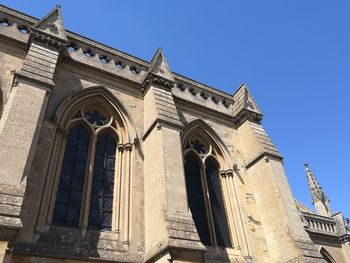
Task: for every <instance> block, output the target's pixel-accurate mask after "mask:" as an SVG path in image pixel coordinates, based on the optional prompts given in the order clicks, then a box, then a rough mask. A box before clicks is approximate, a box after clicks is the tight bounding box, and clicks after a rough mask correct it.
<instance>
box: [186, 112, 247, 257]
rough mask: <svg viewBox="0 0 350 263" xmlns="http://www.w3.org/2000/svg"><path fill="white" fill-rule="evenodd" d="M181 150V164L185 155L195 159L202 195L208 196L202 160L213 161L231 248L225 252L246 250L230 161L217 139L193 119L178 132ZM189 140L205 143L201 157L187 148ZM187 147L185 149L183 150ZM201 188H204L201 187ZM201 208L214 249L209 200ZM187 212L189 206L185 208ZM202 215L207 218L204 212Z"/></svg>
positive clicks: (206, 127)
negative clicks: (211, 159)
mask: <svg viewBox="0 0 350 263" xmlns="http://www.w3.org/2000/svg"><path fill="white" fill-rule="evenodd" d="M181 137H182V149H183V160H185V156H186V154H195V156H196V157H197V159H200V160H202V161H201V167H200V170H201V182H202V189H203V194H204V195H205V196H208V189H207V186H206V185H205V165H204V164H205V160H206V159H207V158H214V160H215V161H216V162H217V164H218V166H219V174H220V176H219V178H220V179H219V180H220V184H221V193H222V196H223V200H224V207H225V212H226V220H227V224H228V228H229V232H230V238H231V244H232V247H226V248H225V249H226V250H227V251H228V252H229V253H231V252H230V251H231V250H232V253H234V252H233V249H239V250H240V249H242V245H243V246H244V250H249V249H248V244H247V242H246V237H245V230H244V226H243V222H242V218H241V215H240V203H239V201H238V195H237V190H236V186H235V182H234V178H233V175H234V171H233V170H232V167H233V163H234V162H233V160H232V158H231V157H230V155H229V153H228V151H227V149H226V147H225V146H224V143H223V142H222V141H221V139H219V138H220V137H219V136H218V135H217V134H216V133H215V132H214V131H213V130H212V129H211V128H210V127H209V125H208V124H207V123H206V122H204V121H203V120H201V119H196V120H193V121H191V122H190V123H188V124H187V125H186V126H185V128H184V129H183V131H182V134H181ZM192 138H201V140H202V141H203V142H205V143H206V144H207V145H208V147H209V151H207V152H206V153H205V154H200V153H197V152H196V151H194V150H193V149H192V148H188V142H189V140H191V139H192ZM186 146H187V147H186ZM203 184H204V186H203ZM186 193H187V192H186ZM205 206H206V210H207V211H210V212H209V215H208V218H207V220H208V224H209V234H210V238H211V241H212V243H213V246H217V244H216V240H215V234H214V233H215V231H214V225H213V216H212V215H211V214H210V213H211V208H210V200H209V199H208V198H205ZM188 209H189V205H188ZM207 211H206V213H207V214H208V212H207Z"/></svg>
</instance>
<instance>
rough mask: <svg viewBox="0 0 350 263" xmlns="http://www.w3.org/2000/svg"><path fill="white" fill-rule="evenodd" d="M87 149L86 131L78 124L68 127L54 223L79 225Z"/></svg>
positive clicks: (87, 137)
mask: <svg viewBox="0 0 350 263" xmlns="http://www.w3.org/2000/svg"><path fill="white" fill-rule="evenodd" d="M88 149H89V134H88V132H87V131H86V130H85V129H84V128H82V127H80V126H76V127H74V128H72V129H70V131H69V134H68V137H67V142H66V149H65V152H64V157H63V163H62V168H61V175H60V181H59V184H58V190H57V196H56V203H55V209H54V213H53V216H52V223H53V224H55V225H63V226H72V227H78V226H79V218H80V209H81V202H82V195H83V188H84V179H85V170H86V162H87V155H88Z"/></svg>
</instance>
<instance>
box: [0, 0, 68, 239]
mask: <svg viewBox="0 0 350 263" xmlns="http://www.w3.org/2000/svg"><path fill="white" fill-rule="evenodd" d="M66 40H67V39H66V36H65V31H64V28H63V24H62V20H61V16H60V7H59V6H57V7H56V8H55V9H54V10H53V11H52V12H51V13H49V14H48V15H47V16H46V17H45V18H43V19H42V20H41V21H39V22H38V23H37V24H35V25H34V26H33V27H32V28H31V33H30V37H29V40H28V53H27V56H26V58H25V60H24V63H23V66H22V68H21V70H20V71H19V72H17V73H16V76H15V81H14V83H13V87H12V91H11V94H10V96H9V100H8V103H7V105H6V107H5V109H4V112H3V116H2V118H1V123H0V149H1V151H0V166H1V169H0V178H1V182H0V203H1V205H0V236H1V240H2V241H3V242H5V243H6V242H8V241H14V240H15V239H16V236H17V234H18V232H19V231H20V230H21V228H22V223H21V219H20V214H21V210H22V204H23V197H24V195H25V190H26V182H27V177H28V174H29V171H30V169H31V164H32V159H33V155H34V152H35V148H36V144H37V141H38V137H39V132H40V128H41V124H42V122H43V116H44V113H45V110H46V106H47V103H48V100H49V97H50V93H51V91H52V89H53V88H54V86H55V84H54V82H53V75H54V72H55V68H56V64H57V60H58V58H59V55H60V52H61V48H62V46H63V45H64V44H65V42H66Z"/></svg>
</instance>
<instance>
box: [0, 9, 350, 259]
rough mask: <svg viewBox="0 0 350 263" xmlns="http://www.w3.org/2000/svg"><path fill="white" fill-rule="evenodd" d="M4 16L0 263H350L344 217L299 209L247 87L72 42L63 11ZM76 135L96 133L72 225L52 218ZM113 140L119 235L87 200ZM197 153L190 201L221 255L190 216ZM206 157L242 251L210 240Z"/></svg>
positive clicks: (161, 60)
mask: <svg viewBox="0 0 350 263" xmlns="http://www.w3.org/2000/svg"><path fill="white" fill-rule="evenodd" d="M2 18H4V19H9V20H10V21H11V24H10V25H9V26H8V27H3V26H0V36H1V38H0V44H1V45H0V89H1V93H0V94H1V100H0V238H1V240H3V242H0V262H6V260H9V259H10V258H11V255H12V258H11V262H13V263H16V262H18V263H21V262H42V263H50V262H51V263H54V262H55V263H58V262H60V263H73V262H76V263H79V262H152V263H153V262H157V263H163V262H164V263H168V262H169V261H171V262H174V263H176V262H178V263H180V262H181V263H185V262H187V263H189V262H193V263H194V262H242V263H243V262H249V263H251V262H259V263H260V262H262V263H263V262H268V263H274V262H276V263H280V262H290V263H295V262H300V263H301V262H303V263H305V262H310V263H316V262H326V261H325V257H326V254H325V252H324V251H326V252H327V253H329V255H330V256H331V257H332V258H333V259H332V260H334V261H336V262H350V248H349V247H350V246H349V243H350V233H349V229H348V228H347V224H346V221H345V220H344V217H343V215H342V214H341V213H337V214H334V215H328V214H327V215H326V216H321V215H318V214H315V213H314V212H313V211H312V210H310V209H308V208H306V207H305V206H303V205H301V204H300V203H299V204H298V203H296V202H295V200H294V198H293V195H292V193H291V190H290V187H289V184H288V182H287V179H286V176H285V173H284V170H283V165H282V156H281V155H280V153H279V152H278V150H277V149H276V147H275V146H274V144H273V143H272V141H271V139H270V138H269V136H268V135H267V133H266V131H265V130H264V128H263V126H262V125H261V119H262V112H261V111H260V109H259V107H258V105H257V103H256V102H255V100H254V98H253V96H252V94H251V93H250V92H249V90H248V88H247V87H246V85H242V86H241V87H239V88H238V90H237V91H236V92H235V93H234V94H233V95H230V94H226V93H224V92H222V91H219V90H217V89H214V88H212V87H209V86H206V85H204V84H201V83H199V82H196V81H194V80H192V79H190V78H187V77H184V76H181V75H179V74H176V73H173V72H171V70H170V67H169V65H168V63H167V61H166V59H165V57H164V54H163V52H162V51H161V50H160V49H159V50H158V51H157V52H156V54H155V56H154V57H153V59H152V60H151V61H150V62H147V61H144V60H142V59H139V58H136V57H134V56H132V55H129V54H126V53H123V52H121V51H118V50H115V49H113V48H110V47H107V46H105V45H103V44H100V43H97V42H95V41H93V40H90V39H87V38H84V37H82V36H80V35H78V34H75V33H73V32H66V31H65V29H64V27H63V22H62V18H61V15H60V8H59V7H58V6H57V7H56V8H54V9H53V10H52V11H51V12H50V13H49V14H48V15H47V16H45V17H44V18H43V19H41V20H37V19H35V18H33V17H30V16H27V15H25V14H22V13H19V12H17V11H14V10H11V9H8V8H6V7H4V6H1V5H0V19H2ZM17 25H24V26H27V27H28V29H29V31H30V33H29V34H22V33H20V32H19V30H18V27H17ZM66 44H68V45H70V46H71V49H70V50H68V49H67V48H66V46H65V45H66ZM88 50H90V51H91V55H92V57H90V58H89V57H87V56H86V55H85V54H84V53H86V51H88ZM101 58H103V59H102V61H101ZM91 110H95V111H96V112H97V113H98V114H100V115H103V116H104V117H105V121H106V123H107V124H106V123H105V122H104V123H103V124H101V126H104V127H103V128H101V127H100V126H99V124H97V123H91V122H90V121H88V120H87V117H86V116H87V115H86V112H90V113H91V112H93V111H91ZM96 112H95V113H94V114H95V115H98V114H97V113H96ZM95 121H96V120H95ZM75 125H81V126H82V127H85V128H86V129H87V130H88V131H89V132H88V133H89V134H90V135H91V136H90V135H89V136H90V137H89V147H88V149H87V150H86V151H87V152H88V154H87V159H88V160H89V161H87V162H88V167H87V168H85V174H84V175H85V177H84V178H85V179H84V180H85V181H84V182H83V193H82V197H81V199H82V200H83V201H82V202H80V203H79V204H77V205H80V206H81V207H79V208H80V214H79V215H78V217H79V225H78V226H76V227H67V226H66V227H64V226H57V225H54V224H53V223H52V218H53V213H55V212H54V211H55V209H56V205H55V204H56V200H58V199H59V198H63V197H62V196H60V195H58V194H57V189H58V186H59V185H60V178H61V174H64V173H65V172H67V171H66V170H65V171H64V172H63V169H62V167H63V166H62V160H63V158H64V155H65V151H66V149H68V150H70V149H69V147H66V145H67V135H68V134H69V131H70V129H71V127H73V126H75ZM104 132H109V133H111V134H113V136H114V137H115V139H116V142H117V149H116V152H115V164H114V166H113V165H111V167H113V168H114V173H113V169H109V172H110V173H111V175H112V177H113V180H114V184H113V185H112V184H109V185H108V187H111V188H112V189H113V200H110V201H111V203H110V205H111V206H112V210H113V211H112V219H111V221H112V223H111V230H108V229H105V230H101V231H97V230H92V227H91V225H89V224H88V222H89V221H90V220H91V219H90V215H89V211H90V209H91V206H90V204H91V200H92V199H93V198H96V197H94V196H92V195H91V194H90V190H91V189H93V188H94V187H95V186H96V185H97V184H98V183H99V182H96V181H92V178H94V176H95V172H94V165H95V151H96V147H95V146H96V144H95V141H96V138H99V136H100V134H103V133H104ZM114 137H113V138H114ZM195 140H197V141H198V142H199V144H198V145H197V146H198V147H199V148H197V149H195V147H194V146H193V145H192V142H194V141H195ZM72 144H73V145H74V142H73V143H72ZM203 147H204V150H203V149H202V148H203ZM68 150H67V151H68ZM189 153H191V154H194V155H195V156H196V158H197V159H196V160H197V161H198V163H200V182H201V183H200V184H199V185H198V186H197V188H195V189H194V190H193V189H192V191H196V192H198V191H199V190H201V191H203V193H204V194H203V195H202V198H203V200H204V201H203V202H204V203H205V205H204V206H205V207H204V208H203V209H204V210H205V211H204V212H205V213H204V214H205V217H206V220H207V221H208V229H207V231H208V233H207V234H209V236H210V242H211V243H212V245H207V246H204V245H203V244H202V242H201V240H200V235H199V234H198V230H197V228H196V224H198V222H195V221H194V219H193V218H192V212H194V211H191V209H190V208H189V200H188V198H189V194H188V193H189V192H188V191H191V189H190V190H187V186H186V180H185V176H186V174H185V171H184V157H185V156H186V154H189ZM210 158H214V159H215V162H217V163H218V168H219V169H218V170H219V171H218V174H217V176H218V181H217V182H218V185H219V186H218V189H219V191H218V193H220V194H221V195H222V200H223V201H222V202H223V203H224V204H223V206H222V207H224V209H225V215H226V221H227V224H228V231H229V233H228V236H229V238H230V239H231V242H232V244H231V245H230V247H226V248H224V247H218V246H217V245H215V244H214V243H215V242H217V238H218V237H219V235H218V232H219V231H218V229H216V228H215V225H214V224H215V223H214V217H213V215H214V214H213V213H214V212H213V210H214V209H213V208H214V206H215V201H216V199H215V197H216V196H214V195H213V193H212V192H210V191H209V185H208V182H207V180H208V177H207V170H206V167H207V162H206V161H207V160H208V159H210ZM71 161H72V160H71ZM72 162H73V161H72ZM65 168H67V167H65ZM68 170H69V169H68ZM82 170H83V171H84V169H82ZM95 184H96V185H95ZM68 200H69V199H68ZM66 201H67V200H66ZM92 201H96V200H95V199H94V200H92ZM210 201H213V202H212V203H211V202H210ZM67 202H68V201H67ZM201 209H202V208H201ZM70 215H72V214H70ZM308 220H309V221H308ZM316 222H317V224H316V225H312V224H315V223H316ZM332 227H333V228H332ZM215 240H216V241H215Z"/></svg>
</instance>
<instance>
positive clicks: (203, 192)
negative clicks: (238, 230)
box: [184, 136, 232, 247]
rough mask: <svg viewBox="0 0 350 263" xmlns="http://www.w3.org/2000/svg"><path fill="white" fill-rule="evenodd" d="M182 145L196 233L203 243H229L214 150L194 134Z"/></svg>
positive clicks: (227, 244)
mask: <svg viewBox="0 0 350 263" xmlns="http://www.w3.org/2000/svg"><path fill="white" fill-rule="evenodd" d="M185 145H186V146H185V153H184V155H185V160H184V163H185V177H186V188H187V199H188V205H189V209H190V211H191V214H192V217H193V221H194V223H195V225H196V228H197V231H198V234H199V237H200V239H201V241H202V243H203V244H205V245H212V244H216V245H218V246H220V247H232V242H231V237H230V229H229V225H228V221H227V214H226V209H225V204H224V198H223V192H222V186H221V179H220V174H219V170H220V165H219V162H218V161H217V158H216V156H215V151H214V150H213V149H212V147H211V145H210V144H209V143H207V142H206V141H205V140H204V139H202V138H201V137H198V136H194V137H190V138H189V140H188V141H187V143H186V144H185Z"/></svg>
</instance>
